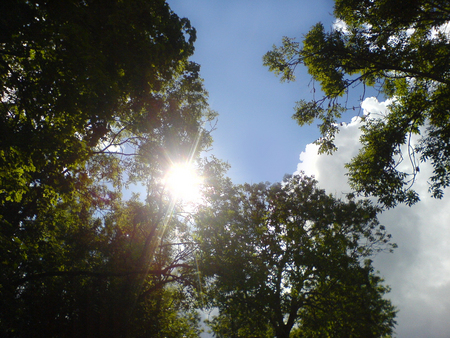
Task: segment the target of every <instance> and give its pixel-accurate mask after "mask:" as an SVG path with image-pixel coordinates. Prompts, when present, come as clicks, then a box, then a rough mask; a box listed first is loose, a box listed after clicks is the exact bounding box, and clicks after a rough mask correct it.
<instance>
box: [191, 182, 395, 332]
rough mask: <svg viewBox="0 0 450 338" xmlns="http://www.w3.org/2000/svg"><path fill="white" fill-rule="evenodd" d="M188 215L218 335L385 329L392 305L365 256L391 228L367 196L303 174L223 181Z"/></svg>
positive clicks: (388, 329) (386, 238)
mask: <svg viewBox="0 0 450 338" xmlns="http://www.w3.org/2000/svg"><path fill="white" fill-rule="evenodd" d="M209 202H210V204H208V205H206V206H204V207H203V208H202V209H201V210H200V211H199V212H198V213H197V215H196V220H195V221H196V226H197V237H198V241H199V249H200V252H201V260H200V261H201V264H200V270H201V272H202V274H203V277H204V283H205V286H204V287H205V289H206V291H205V293H206V299H207V300H209V305H210V306H211V307H217V308H218V310H219V315H218V316H217V317H216V318H214V319H213V321H212V322H213V325H212V327H213V329H214V331H215V333H216V335H218V336H219V337H221V336H223V337H253V336H255V337H266V336H267V337H273V336H276V337H277V338H288V337H290V336H291V332H292V334H297V335H298V336H299V337H324V336H326V337H385V336H388V335H390V334H391V333H392V330H393V326H394V324H395V321H394V317H395V310H394V308H393V306H392V305H391V303H390V302H389V301H388V300H386V299H385V298H384V294H385V293H386V292H387V291H388V289H387V287H385V286H383V285H382V283H381V279H380V278H379V277H378V276H376V275H375V274H374V272H373V268H372V267H371V262H370V260H369V257H370V256H371V255H373V254H374V253H375V252H377V251H379V250H384V249H387V245H388V244H387V243H388V241H389V238H390V236H389V235H388V234H386V232H385V230H384V227H383V226H382V225H380V224H379V223H378V221H377V219H376V213H377V211H378V209H377V208H376V207H374V206H372V205H371V204H370V203H369V202H368V201H355V200H353V199H349V200H348V201H342V200H338V199H335V198H334V197H332V196H331V195H327V194H326V193H325V192H324V191H323V190H321V189H319V188H318V187H317V182H316V181H315V180H314V179H312V178H310V177H306V176H304V175H295V176H292V177H287V178H286V179H285V180H284V181H283V182H282V183H278V184H274V185H269V184H262V183H261V184H254V185H249V184H245V185H242V186H234V185H233V184H231V183H230V182H224V183H223V186H222V188H221V189H217V190H216V191H214V192H213V193H211V195H210V200H209Z"/></svg>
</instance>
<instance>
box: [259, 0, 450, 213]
mask: <svg viewBox="0 0 450 338" xmlns="http://www.w3.org/2000/svg"><path fill="white" fill-rule="evenodd" d="M398 8H402V10H401V11H400V12H399V11H398ZM449 13H450V4H449V3H448V1H433V0H432V1H428V0H427V1H423V0H417V1H413V2H411V1H407V2H405V1H403V0H395V1H353V0H336V1H335V10H334V15H335V17H336V18H337V20H339V21H340V22H341V24H342V25H343V28H341V29H338V28H333V29H332V30H331V31H329V32H327V31H325V28H324V26H323V25H322V24H320V23H319V24H317V25H315V26H314V27H312V28H311V30H310V31H309V32H308V33H307V34H306V35H305V36H304V39H303V43H302V45H301V44H300V43H299V42H295V41H294V40H292V39H288V38H284V39H283V42H282V46H281V47H276V46H274V48H273V50H272V51H270V52H268V53H267V54H266V55H265V56H264V64H265V65H266V66H269V69H270V70H271V71H274V72H275V73H276V74H278V73H279V70H281V69H282V70H283V74H284V75H283V76H282V80H284V79H294V77H293V73H294V70H295V68H296V66H298V65H305V66H306V67H307V69H308V72H309V74H310V75H311V77H312V79H313V80H314V81H317V82H318V83H319V84H320V87H321V89H322V92H323V96H322V97H321V98H319V99H316V98H315V97H314V98H313V100H312V101H311V102H306V101H300V102H299V103H298V105H297V107H296V113H295V115H294V119H296V120H297V122H298V123H299V124H300V125H303V124H311V123H312V122H314V121H315V120H319V121H321V124H320V125H319V129H320V132H321V135H322V137H321V138H320V139H319V140H318V141H316V143H317V144H319V146H320V148H319V152H321V153H324V152H325V153H331V152H333V151H334V150H336V147H335V145H334V137H335V135H336V133H337V132H338V131H339V129H338V124H337V122H338V120H339V119H340V118H341V115H342V113H343V112H344V111H347V110H355V107H354V106H351V105H350V106H349V105H348V100H349V97H350V95H353V92H355V91H356V87H360V88H361V90H360V91H359V93H360V98H361V100H362V99H363V98H364V95H365V89H366V87H373V88H375V90H377V91H378V92H379V93H380V94H382V95H384V96H385V97H388V98H391V99H392V100H393V101H392V103H391V105H390V106H389V111H388V114H387V116H382V117H377V116H368V117H366V118H363V122H362V127H361V129H362V131H363V136H362V139H361V142H362V148H361V151H360V153H359V155H358V156H357V157H355V158H354V159H353V160H352V161H351V162H350V163H349V164H348V166H347V168H348V169H349V178H350V184H351V186H352V187H353V189H354V190H355V191H356V192H357V193H360V194H363V195H365V196H368V195H373V196H375V197H377V198H378V199H379V202H381V203H382V204H384V205H385V206H387V207H393V206H395V205H396V204H397V203H399V202H400V203H407V204H409V205H411V204H413V203H415V202H417V201H418V200H419V196H418V194H417V193H416V192H415V191H414V190H412V185H413V183H414V181H415V179H416V175H417V173H418V168H419V163H420V162H426V161H429V162H430V163H431V165H432V166H433V168H434V172H433V175H432V176H431V177H430V192H431V194H432V196H434V197H437V198H440V197H442V196H443V189H444V188H446V187H447V186H448V182H449V181H448V170H447V169H448V166H447V165H446V164H445V163H446V159H445V158H444V157H442V155H443V154H444V153H445V152H446V151H447V150H446V145H447V144H448V139H447V133H446V130H447V129H448V124H449V123H448V121H449V118H448V117H449V113H448V97H449V95H448V94H449V92H448V90H449V89H448V85H449V81H450V80H449V77H448V76H449V74H450V71H449V70H450V64H449V61H448V60H449V55H450V48H449V37H448V34H447V33H446V32H445V29H446V25H447V24H448V21H449ZM314 92H315V90H314ZM413 135H417V136H418V137H419V138H420V140H419V142H418V143H417V144H416V145H414V144H412V142H411V139H412V136H413ZM403 158H405V159H408V160H409V162H410V166H409V168H410V169H404V168H403V167H402V166H401V165H400V164H401V162H402V160H403Z"/></svg>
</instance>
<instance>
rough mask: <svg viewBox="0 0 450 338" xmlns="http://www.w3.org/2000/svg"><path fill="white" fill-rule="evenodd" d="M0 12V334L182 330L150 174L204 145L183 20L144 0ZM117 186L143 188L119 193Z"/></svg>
mask: <svg viewBox="0 0 450 338" xmlns="http://www.w3.org/2000/svg"><path fill="white" fill-rule="evenodd" d="M0 10H1V11H2V13H7V15H6V14H5V15H4V16H3V17H2V19H0V31H1V33H0V83H1V87H0V88H1V104H0V246H1V249H0V264H1V266H2V269H0V307H1V308H2V309H8V311H2V312H1V315H0V334H1V335H2V336H3V337H38V336H42V337H73V336H76V337H127V336H130V337H131V336H135V337H140V336H148V335H150V334H151V335H152V336H154V337H158V336H161V335H167V336H171V337H181V336H183V334H184V335H187V336H190V337H193V336H196V335H197V329H196V328H195V325H196V323H197V318H196V316H195V314H191V310H190V308H188V306H187V305H186V304H187V303H188V299H189V297H190V295H189V292H192V288H193V285H194V281H193V277H192V276H193V272H192V262H191V260H192V250H193V247H192V245H191V244H185V245H181V244H180V243H189V242H192V241H191V240H190V238H189V231H188V230H187V228H186V224H184V221H183V219H182V218H179V217H171V215H172V214H173V212H175V213H176V212H177V209H176V207H174V205H173V203H171V202H170V199H169V197H168V195H167V192H166V191H165V190H164V186H163V185H162V184H161V182H162V178H163V175H164V172H165V171H166V169H167V168H168V166H169V165H170V164H171V162H172V161H177V160H180V161H181V160H183V159H185V158H189V157H191V158H195V156H196V155H197V154H198V152H199V151H200V150H201V149H204V148H205V147H207V146H208V145H209V144H210V142H211V138H210V136H209V133H208V132H207V131H206V130H204V129H203V125H204V123H205V122H207V121H209V120H211V119H212V118H213V117H214V113H213V112H211V111H210V110H209V108H208V105H207V101H206V98H207V93H206V91H205V90H204V88H203V85H202V80H201V78H200V77H199V66H198V65H197V64H195V63H192V62H190V61H189V60H188V58H189V56H190V55H192V53H193V50H194V47H193V43H194V41H195V30H194V29H193V28H192V27H191V26H190V23H189V21H188V20H187V19H181V18H179V17H178V16H177V15H176V14H175V13H173V12H172V11H171V10H170V8H169V6H168V5H167V4H166V3H165V1H160V0H156V1H149V0H133V1H109V0H108V1H103V0H88V1H76V0H75V1H72V0H65V1H46V0H37V1H21V0H8V1H2V2H1V4H0ZM130 184H139V185H143V186H144V189H143V190H147V195H146V196H144V198H143V199H138V198H137V197H133V198H131V199H129V200H128V201H124V200H123V199H122V191H123V189H124V188H126V187H127V186H129V185H130ZM175 234H178V235H177V237H174V236H175ZM181 234H182V235H181ZM174 243H178V245H175V244H174ZM149 318H158V320H153V319H152V323H149ZM174 322H177V325H178V324H179V326H177V327H175V326H174V324H173V323H174ZM131 323H132V325H131Z"/></svg>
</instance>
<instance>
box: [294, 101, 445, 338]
mask: <svg viewBox="0 0 450 338" xmlns="http://www.w3.org/2000/svg"><path fill="white" fill-rule="evenodd" d="M386 105H387V103H386V102H381V103H380V102H378V101H377V100H376V99H374V98H370V99H366V100H365V102H364V103H363V108H364V109H365V110H366V113H367V112H368V111H370V112H371V115H372V116H373V115H375V114H379V115H378V116H380V115H381V116H382V115H383V114H385V113H386V110H385V109H386ZM360 123H361V120H360V119H359V118H354V119H353V120H352V122H351V123H349V124H348V125H344V126H342V127H341V131H340V133H339V134H338V135H337V137H336V145H337V146H338V148H339V150H338V151H337V152H336V153H335V154H333V155H317V146H315V145H311V144H310V145H308V146H307V147H306V149H305V151H304V152H302V153H301V155H300V160H301V163H299V165H298V170H302V171H305V173H306V174H308V175H314V176H315V177H316V178H317V179H318V181H319V186H321V187H322V188H324V189H326V190H327V191H328V192H329V193H332V194H336V195H337V196H338V197H339V196H340V195H341V193H346V192H350V188H349V186H348V184H347V176H345V172H346V171H345V168H344V164H345V163H347V162H349V161H350V159H351V157H352V156H354V155H356V154H357V152H358V148H359V142H358V140H359V136H360V130H359V125H360ZM405 165H406V164H405ZM431 170H432V169H431V168H430V166H427V165H423V164H422V165H421V172H420V174H419V177H418V181H417V182H416V185H415V186H414V188H415V189H416V190H417V191H418V192H419V194H420V196H421V198H422V201H421V202H419V203H418V204H416V205H415V206H413V207H411V208H409V207H406V206H399V207H397V208H395V209H393V210H388V211H385V212H384V213H383V214H381V215H380V217H379V218H380V221H381V222H382V223H383V224H384V225H385V226H386V228H387V230H388V231H389V232H390V233H391V234H392V236H393V242H395V243H397V244H398V246H399V248H398V249H396V250H395V251H394V253H393V254H387V253H386V254H385V253H383V254H379V255H378V256H377V257H376V258H375V260H374V264H375V268H376V269H377V270H379V271H380V274H381V275H382V276H383V277H384V279H385V282H386V284H388V285H390V286H391V288H392V291H391V293H390V294H389V298H390V299H391V300H392V301H393V303H394V304H395V305H396V306H397V307H398V309H399V313H398V315H397V322H398V325H397V327H396V332H397V336H398V337H399V338H423V337H427V338H447V337H448V336H449V332H450V321H449V320H448V318H450V213H449V212H448V210H450V191H447V194H446V195H445V197H444V199H443V200H435V199H433V198H431V197H429V195H428V192H427V189H428V185H427V183H426V180H427V177H429V176H430V173H431Z"/></svg>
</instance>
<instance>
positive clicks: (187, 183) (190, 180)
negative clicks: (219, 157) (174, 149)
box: [165, 164, 202, 202]
mask: <svg viewBox="0 0 450 338" xmlns="http://www.w3.org/2000/svg"><path fill="white" fill-rule="evenodd" d="M165 183H166V187H167V188H168V190H169V192H170V193H171V194H172V196H173V197H174V198H176V199H178V200H182V201H183V202H196V201H198V200H199V199H200V186H201V184H202V179H201V177H200V176H199V175H198V174H197V172H196V171H195V168H193V167H192V166H191V165H189V164H174V165H172V167H171V168H170V169H169V172H168V173H167V175H166V179H165Z"/></svg>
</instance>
